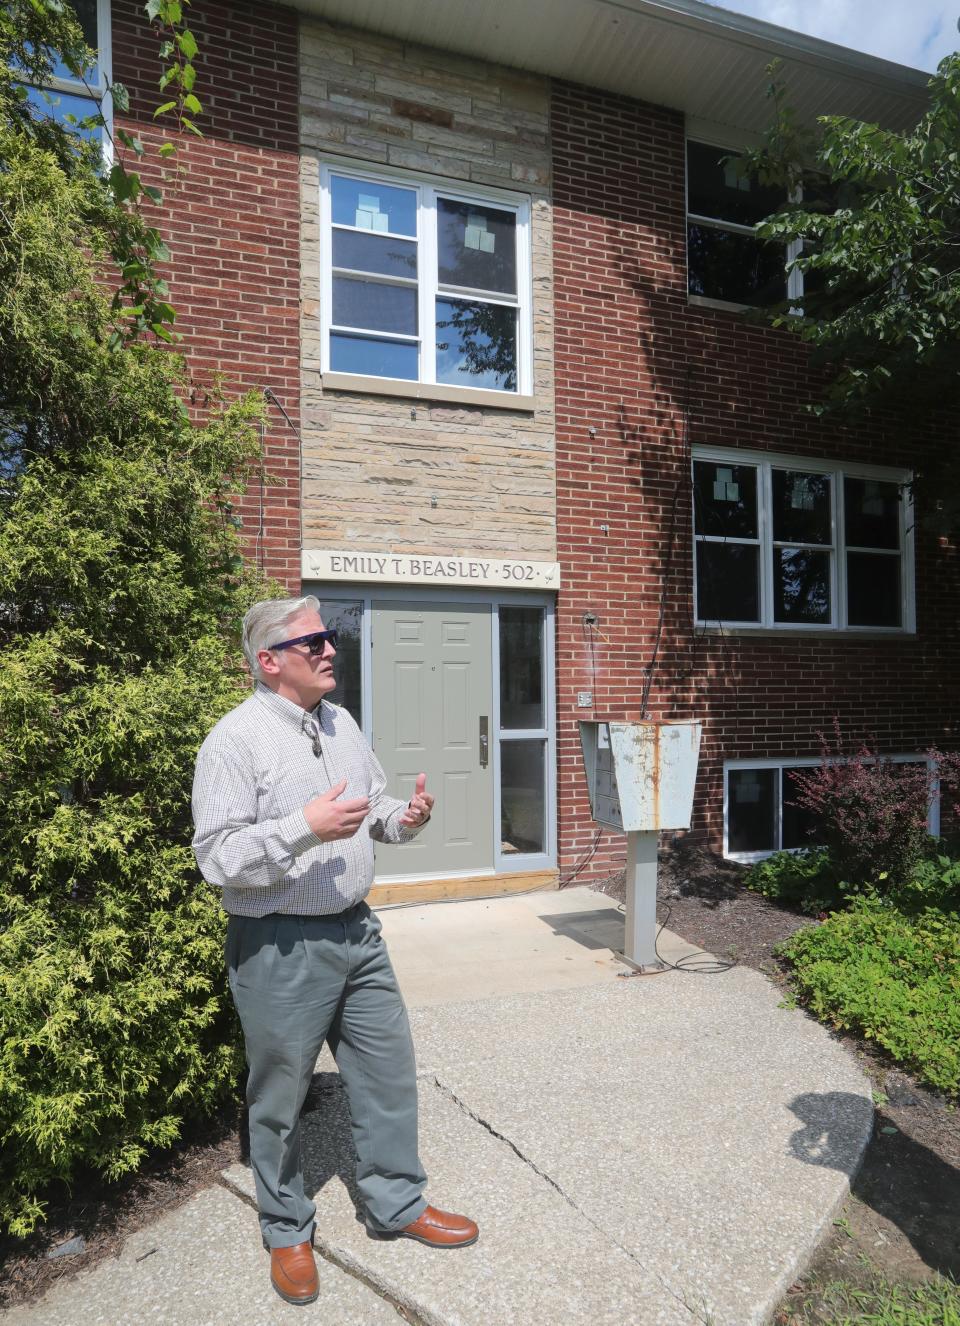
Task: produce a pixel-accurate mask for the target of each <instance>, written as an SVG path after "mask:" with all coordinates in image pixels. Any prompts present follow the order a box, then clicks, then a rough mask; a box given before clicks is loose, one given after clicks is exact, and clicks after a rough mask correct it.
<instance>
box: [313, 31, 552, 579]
mask: <svg viewBox="0 0 960 1326" xmlns="http://www.w3.org/2000/svg"><path fill="white" fill-rule="evenodd" d="M301 61H302V68H301V89H302V93H301V109H302V118H301V151H302V209H303V249H302V251H303V383H304V398H303V399H304V422H305V427H304V467H303V475H304V483H303V498H304V545H305V546H306V547H308V548H349V549H351V550H355V551H378V552H379V551H384V550H389V551H392V552H403V553H414V554H417V553H428V554H433V555H467V556H470V555H472V556H487V557H491V556H492V557H505V558H510V557H529V558H536V559H542V560H546V561H554V560H555V557H556V527H555V518H554V506H555V497H554V455H553V294H552V285H553V271H552V252H551V225H550V207H549V196H548V186H549V178H550V150H549V144H548V115H549V88H548V85H547V82H546V80H545V79H542V78H539V77H536V76H534V75H530V74H524V73H521V72H519V71H516V70H509V69H502V68H499V67H498V66H496V65H491V64H485V63H483V62H481V61H477V60H469V59H465V58H460V57H457V56H452V55H450V54H449V53H447V52H445V51H434V50H429V49H426V48H424V47H418V46H411V45H409V44H407V43H404V42H400V41H393V40H391V39H390V38H387V37H380V36H374V35H372V34H370V33H363V32H358V31H354V30H352V29H349V28H341V27H337V26H334V25H331V24H328V23H324V22H321V21H319V20H313V19H306V20H304V24H303V29H302V40H301ZM321 161H340V162H347V163H350V164H354V165H356V164H361V163H364V162H369V163H371V167H372V168H373V169H375V168H376V165H377V164H382V165H387V166H390V167H398V168H401V169H408V170H411V171H413V172H415V173H416V175H418V176H419V175H425V176H427V177H428V178H429V177H433V178H435V179H436V180H437V181H442V182H448V183H449V182H451V181H454V182H464V187H467V188H469V185H470V184H471V183H472V184H477V185H480V186H490V185H494V186H499V187H500V188H502V189H506V190H510V191H513V192H516V193H519V194H523V195H526V196H528V197H529V198H530V206H531V244H532V277H533V281H532V284H533V314H534V318H533V321H534V384H533V385H534V398H535V409H534V410H533V411H530V412H524V411H520V410H516V409H510V408H505V407H506V406H507V404H508V403H507V401H506V400H504V405H503V406H502V407H501V406H499V405H498V406H494V407H491V406H488V405H473V404H470V403H469V400H470V393H469V391H468V390H467V391H463V392H461V393H459V394H460V396H461V398H462V399H461V400H460V401H444V400H442V399H440V400H437V399H429V389H425V390H424V396H425V397H426V398H425V399H414V398H413V397H412V396H409V397H397V396H395V395H389V394H383V393H379V394H378V393H377V392H376V391H368V392H365V393H363V394H361V393H357V392H353V391H343V390H331V389H330V388H329V387H328V386H327V385H325V384H324V382H323V379H322V376H321V371H320V370H321V345H320V316H319V315H320V256H321V255H320V234H319V180H320V163H321ZM438 395H442V392H440V393H438Z"/></svg>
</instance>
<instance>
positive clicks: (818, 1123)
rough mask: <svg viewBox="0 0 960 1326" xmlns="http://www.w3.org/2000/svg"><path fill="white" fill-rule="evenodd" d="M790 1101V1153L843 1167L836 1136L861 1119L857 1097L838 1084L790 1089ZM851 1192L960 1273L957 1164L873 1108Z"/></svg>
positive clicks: (930, 1262)
mask: <svg viewBox="0 0 960 1326" xmlns="http://www.w3.org/2000/svg"><path fill="white" fill-rule="evenodd" d="M790 1108H791V1109H792V1110H793V1112H794V1114H796V1116H797V1117H798V1118H799V1119H800V1120H801V1123H802V1125H803V1126H802V1127H801V1128H800V1129H798V1130H797V1132H795V1133H794V1134H793V1136H792V1138H791V1150H792V1151H793V1153H794V1155H795V1156H796V1157H797V1158H798V1159H799V1160H802V1161H804V1162H805V1163H806V1164H808V1165H825V1166H829V1167H830V1168H833V1169H841V1170H844V1171H846V1172H847V1173H849V1165H846V1164H840V1163H838V1157H839V1156H841V1155H847V1156H849V1144H847V1145H846V1146H845V1145H844V1143H843V1137H844V1136H845V1135H847V1134H848V1133H849V1130H850V1128H851V1127H853V1126H856V1127H862V1125H863V1111H865V1110H868V1111H869V1110H870V1108H871V1107H870V1106H869V1104H868V1103H867V1102H866V1101H864V1100H863V1098H862V1097H859V1096H852V1095H848V1094H847V1093H845V1092H828V1093H826V1094H813V1093H810V1094H805V1095H802V1096H797V1097H796V1098H795V1099H794V1100H793V1101H792V1103H791V1106H790ZM851 1192H852V1194H853V1196H854V1197H856V1198H858V1199H859V1200H860V1201H861V1202H863V1203H864V1204H865V1205H866V1206H869V1207H870V1208H871V1209H872V1210H873V1211H875V1212H876V1214H877V1215H878V1216H881V1217H882V1218H883V1219H884V1220H888V1221H889V1222H890V1223H891V1224H892V1225H895V1226H896V1228H897V1229H899V1230H900V1232H901V1233H902V1234H903V1236H904V1237H905V1238H906V1239H907V1240H908V1241H909V1243H910V1244H911V1245H912V1247H913V1248H914V1250H915V1251H916V1253H917V1255H918V1256H919V1257H920V1258H921V1259H922V1261H923V1262H924V1263H925V1264H926V1265H927V1266H929V1267H931V1268H932V1269H934V1270H936V1271H939V1272H940V1273H941V1274H942V1275H951V1276H953V1277H954V1278H960V1171H958V1169H957V1168H956V1166H954V1165H951V1164H950V1163H949V1161H947V1160H944V1159H943V1158H942V1157H941V1156H938V1155H937V1153H936V1152H935V1151H932V1150H931V1149H930V1148H929V1147H927V1146H924V1145H923V1144H922V1143H921V1142H917V1141H915V1140H914V1139H913V1138H911V1137H910V1136H908V1134H907V1133H905V1132H903V1131H902V1128H899V1127H895V1126H894V1125H893V1124H892V1123H891V1122H890V1119H889V1118H888V1117H887V1116H886V1115H885V1114H884V1113H883V1112H882V1111H877V1112H876V1115H875V1118H874V1120H873V1128H872V1135H871V1140H870V1142H869V1143H868V1145H867V1150H866V1152H865V1154H864V1158H863V1164H862V1165H861V1167H860V1169H859V1171H858V1172H857V1176H856V1178H855V1179H854V1181H853V1183H852V1184H851Z"/></svg>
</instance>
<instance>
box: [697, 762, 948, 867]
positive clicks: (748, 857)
mask: <svg viewBox="0 0 960 1326" xmlns="http://www.w3.org/2000/svg"><path fill="white" fill-rule="evenodd" d="M880 759H881V760H884V761H887V762H889V763H890V764H925V765H926V766H927V769H928V770H929V771H930V772H931V773H934V774H935V773H936V762H935V761H934V760H932V759H930V757H929V756H927V755H923V754H920V753H917V754H914V755H881V756H880ZM863 762H864V764H875V763H876V759H875V758H871V759H868V760H864V761H863ZM822 763H823V758H822V756H819V755H804V756H799V757H798V758H797V759H794V760H785V759H778V760H724V762H723V855H724V858H725V859H726V860H728V861H739V862H741V863H742V864H743V865H751V864H753V863H754V862H756V861H765V860H766V859H767V857H768V856H773V855H774V853H775V852H802V851H804V850H805V849H804V848H802V847H781V846H779V844H781V843H782V842H783V774H784V770H785V769H815V768H817V767H818V766H819V765H820V764H822ZM834 763H847V761H846V760H841V761H834ZM738 769H778V770H779V771H780V777H779V779H778V780H777V843H778V846H776V847H773V848H771V849H770V850H769V851H758V852H731V851H730V778H729V775H730V773H731V771H735V770H738ZM936 791H937V787H936V782H935V781H934V783H933V787H932V792H933V795H932V796H931V798H930V806H929V809H928V811H927V832H928V833H929V834H931V835H932V836H933V837H934V838H937V837H939V836H940V801H939V797H938V796H937V795H936ZM811 846H815V844H811Z"/></svg>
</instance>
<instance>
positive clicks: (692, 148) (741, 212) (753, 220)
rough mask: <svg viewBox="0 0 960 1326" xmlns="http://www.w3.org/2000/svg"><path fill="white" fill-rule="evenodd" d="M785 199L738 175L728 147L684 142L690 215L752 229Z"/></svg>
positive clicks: (771, 189)
mask: <svg viewBox="0 0 960 1326" xmlns="http://www.w3.org/2000/svg"><path fill="white" fill-rule="evenodd" d="M785 199H786V195H785V193H784V191H783V190H782V189H774V188H769V187H767V186H766V185H762V184H758V183H757V181H756V180H751V179H748V178H747V177H746V176H745V175H741V174H740V173H739V172H738V170H737V167H736V157H735V155H734V154H732V153H731V151H730V149H729V148H728V147H712V146H710V145H708V144H707V143H693V142H688V143H687V203H688V210H689V211H690V212H692V213H693V214H694V215H696V216H710V217H714V218H715V219H716V220H718V221H733V222H736V223H737V224H738V225H742V226H754V225H756V224H757V222H759V221H763V220H765V218H766V217H768V216H769V215H770V214H771V213H772V212H775V211H776V210H777V208H778V207H779V206H780V205H781V204H782V203H783V202H784V201H785ZM781 261H782V251H781Z"/></svg>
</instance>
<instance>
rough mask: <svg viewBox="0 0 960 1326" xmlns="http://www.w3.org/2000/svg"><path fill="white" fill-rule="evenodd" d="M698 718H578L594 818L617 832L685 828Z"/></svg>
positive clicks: (697, 745) (697, 749) (693, 781)
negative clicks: (596, 720)
mask: <svg viewBox="0 0 960 1326" xmlns="http://www.w3.org/2000/svg"><path fill="white" fill-rule="evenodd" d="M700 733H701V725H700V723H696V722H694V723H593V722H581V724H580V745H581V747H582V749H583V763H584V767H585V769H586V774H587V787H588V789H589V792H590V809H591V814H592V815H593V818H594V819H595V820H596V821H597V822H598V823H599V824H604V825H606V826H607V828H610V829H616V830H618V831H619V832H620V833H637V832H639V833H654V832H658V831H659V830H661V829H689V827H690V817H691V815H692V814H693V790H694V786H695V784H696V781H697V764H698V762H699V759H700Z"/></svg>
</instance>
